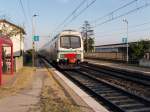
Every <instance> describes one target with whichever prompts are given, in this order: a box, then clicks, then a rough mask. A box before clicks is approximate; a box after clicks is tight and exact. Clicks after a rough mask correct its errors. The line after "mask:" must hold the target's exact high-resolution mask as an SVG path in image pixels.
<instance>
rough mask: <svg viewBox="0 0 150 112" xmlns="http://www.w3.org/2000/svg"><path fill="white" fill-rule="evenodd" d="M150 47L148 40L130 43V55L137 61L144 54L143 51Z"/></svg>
mask: <svg viewBox="0 0 150 112" xmlns="http://www.w3.org/2000/svg"><path fill="white" fill-rule="evenodd" d="M149 49H150V41H148V40H141V41H139V42H135V43H131V44H130V57H131V58H132V59H133V60H136V61H139V60H140V59H142V58H143V57H144V55H145V52H146V51H147V50H149Z"/></svg>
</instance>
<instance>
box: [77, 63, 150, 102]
mask: <svg viewBox="0 0 150 112" xmlns="http://www.w3.org/2000/svg"><path fill="white" fill-rule="evenodd" d="M81 67H82V68H81V69H80V70H81V71H88V72H89V73H90V74H92V76H93V77H96V78H99V79H103V80H105V81H108V82H110V83H112V84H115V85H117V86H120V87H122V88H124V89H127V90H128V91H130V92H132V93H134V94H138V95H141V96H142V97H144V98H147V99H149V100H150V86H149V83H150V80H149V79H148V78H149V77H148V76H147V77H148V78H147V77H143V76H142V74H141V77H143V78H140V77H139V76H137V77H136V75H137V74H134V75H132V74H131V73H128V75H126V74H127V73H126V74H122V73H119V72H118V71H116V72H115V70H113V72H112V70H108V68H106V67H105V68H101V67H97V66H96V67H95V65H92V66H90V65H89V64H86V65H82V66H81ZM134 76H135V77H134Z"/></svg>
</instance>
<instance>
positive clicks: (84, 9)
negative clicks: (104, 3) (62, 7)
mask: <svg viewBox="0 0 150 112" xmlns="http://www.w3.org/2000/svg"><path fill="white" fill-rule="evenodd" d="M95 2H96V0H93V1H91V2H90V3H89V4H88V5H87V6H86V7H85V8H83V9H82V10H81V11H80V12H79V13H78V14H77V15H76V16H74V17H73V18H72V19H71V20H70V21H69V22H68V24H66V25H64V26H63V27H67V26H68V25H69V24H70V23H71V22H72V21H74V20H75V19H76V18H77V17H79V16H80V15H81V14H82V13H84V11H86V10H87V9H88V8H89V7H90V6H91V5H93V4H94V3H95Z"/></svg>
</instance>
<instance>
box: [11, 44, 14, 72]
mask: <svg viewBox="0 0 150 112" xmlns="http://www.w3.org/2000/svg"><path fill="white" fill-rule="evenodd" d="M13 72H14V59H13V45H12V46H11V74H12V75H13Z"/></svg>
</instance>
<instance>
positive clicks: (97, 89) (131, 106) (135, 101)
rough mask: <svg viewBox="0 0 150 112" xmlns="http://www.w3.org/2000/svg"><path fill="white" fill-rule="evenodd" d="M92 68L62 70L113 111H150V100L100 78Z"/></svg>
mask: <svg viewBox="0 0 150 112" xmlns="http://www.w3.org/2000/svg"><path fill="white" fill-rule="evenodd" d="M90 70H91V68H90V69H82V67H81V69H78V70H66V71H62V70H59V71H60V72H62V73H63V74H64V75H65V76H66V77H68V78H69V79H71V80H72V81H73V82H75V83H76V84H77V85H78V86H80V87H81V88H82V89H83V90H85V91H86V92H87V93H89V94H90V95H91V96H92V97H94V98H95V99H96V100H97V101H98V102H100V103H101V104H102V105H104V106H105V107H106V108H108V110H110V111H113V112H150V101H149V100H147V99H145V98H143V97H141V96H139V95H136V94H133V93H131V92H129V91H127V90H124V89H122V88H119V87H118V86H116V85H114V84H111V83H109V82H107V81H105V80H100V79H99V78H98V77H96V76H94V75H93V73H94V72H93V73H91V72H89V71H90Z"/></svg>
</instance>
